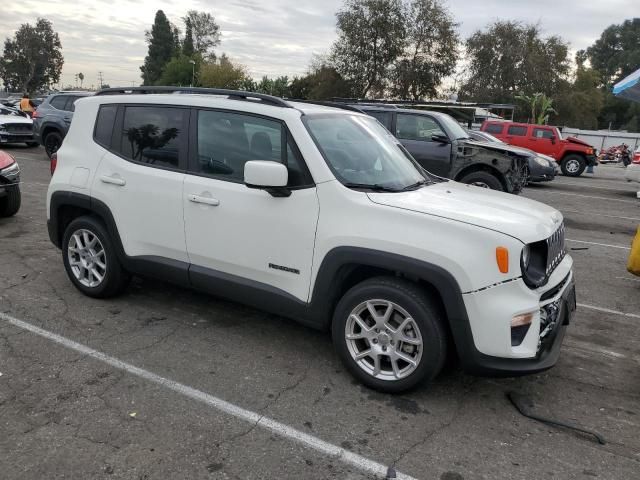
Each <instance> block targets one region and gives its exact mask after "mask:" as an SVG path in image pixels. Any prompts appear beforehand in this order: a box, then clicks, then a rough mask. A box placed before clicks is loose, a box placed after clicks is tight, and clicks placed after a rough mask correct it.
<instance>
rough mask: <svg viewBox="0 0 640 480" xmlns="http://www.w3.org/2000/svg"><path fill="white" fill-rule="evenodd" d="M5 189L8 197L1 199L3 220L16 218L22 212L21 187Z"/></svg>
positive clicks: (0, 214)
mask: <svg viewBox="0 0 640 480" xmlns="http://www.w3.org/2000/svg"><path fill="white" fill-rule="evenodd" d="M5 188H6V195H5V196H4V197H2V198H0V217H2V218H6V217H12V216H14V215H15V214H16V213H18V210H20V204H21V203H22V195H21V194H20V186H19V185H14V186H12V187H5Z"/></svg>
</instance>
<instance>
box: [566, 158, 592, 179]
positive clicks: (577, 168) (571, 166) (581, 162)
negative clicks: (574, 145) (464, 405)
mask: <svg viewBox="0 0 640 480" xmlns="http://www.w3.org/2000/svg"><path fill="white" fill-rule="evenodd" d="M585 168H587V161H586V160H585V159H584V157H582V156H580V155H575V154H571V155H567V156H566V157H564V158H563V159H562V163H560V169H561V170H562V174H563V175H566V176H567V177H579V176H580V175H582V172H584V169H585Z"/></svg>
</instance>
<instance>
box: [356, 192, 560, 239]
mask: <svg viewBox="0 0 640 480" xmlns="http://www.w3.org/2000/svg"><path fill="white" fill-rule="evenodd" d="M367 195H368V197H369V199H370V200H371V201H372V202H373V203H377V204H379V205H386V206H388V207H393V208H400V209H403V210H410V211H413V212H419V213H423V214H425V215H433V216H436V217H441V218H448V219H450V220H455V221H458V222H463V223H467V224H471V225H476V226H478V227H481V228H487V229H489V230H494V231H496V232H500V233H504V234H506V235H509V236H511V237H514V238H516V239H518V240H520V241H521V242H523V243H532V242H537V241H540V240H544V239H546V238H548V237H550V236H551V234H552V233H554V232H555V231H556V230H557V229H558V227H559V226H560V223H561V222H562V214H561V213H560V212H559V211H558V210H556V209H555V208H552V207H550V206H548V205H545V204H543V203H539V202H536V201H534V200H529V199H528V198H523V197H517V196H515V195H510V194H506V193H502V192H496V191H494V190H488V189H484V188H480V187H474V186H471V185H464V184H461V183H457V182H453V181H449V182H442V183H436V184H434V185H427V186H425V187H422V188H420V189H418V190H412V191H408V192H398V193H382V192H380V193H378V192H370V193H367Z"/></svg>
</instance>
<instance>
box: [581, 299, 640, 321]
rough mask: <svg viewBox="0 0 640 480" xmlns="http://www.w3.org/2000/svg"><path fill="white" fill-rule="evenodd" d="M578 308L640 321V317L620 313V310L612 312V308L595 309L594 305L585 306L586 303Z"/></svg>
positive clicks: (633, 314)
mask: <svg viewBox="0 0 640 480" xmlns="http://www.w3.org/2000/svg"><path fill="white" fill-rule="evenodd" d="M578 307H580V308H586V309H587V310H595V311H596V312H602V313H610V314H612V315H620V316H622V317H628V318H638V319H640V315H636V314H635V313H625V312H619V311H618V310H611V309H610V308H603V307H595V306H593V305H585V304H584V303H579V304H578Z"/></svg>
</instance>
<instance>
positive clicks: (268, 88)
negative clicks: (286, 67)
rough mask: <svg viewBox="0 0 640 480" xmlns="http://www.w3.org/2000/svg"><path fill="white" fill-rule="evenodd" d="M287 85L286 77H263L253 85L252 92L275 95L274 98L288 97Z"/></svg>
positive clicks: (287, 78) (287, 79)
mask: <svg viewBox="0 0 640 480" xmlns="http://www.w3.org/2000/svg"><path fill="white" fill-rule="evenodd" d="M289 83H290V82H289V77H287V76H284V77H277V78H274V79H271V78H269V77H267V76H264V77H262V79H261V80H260V81H259V82H258V83H257V84H256V85H255V90H254V91H255V92H257V93H266V94H268V95H275V96H276V97H290V96H291V94H290V90H289Z"/></svg>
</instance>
